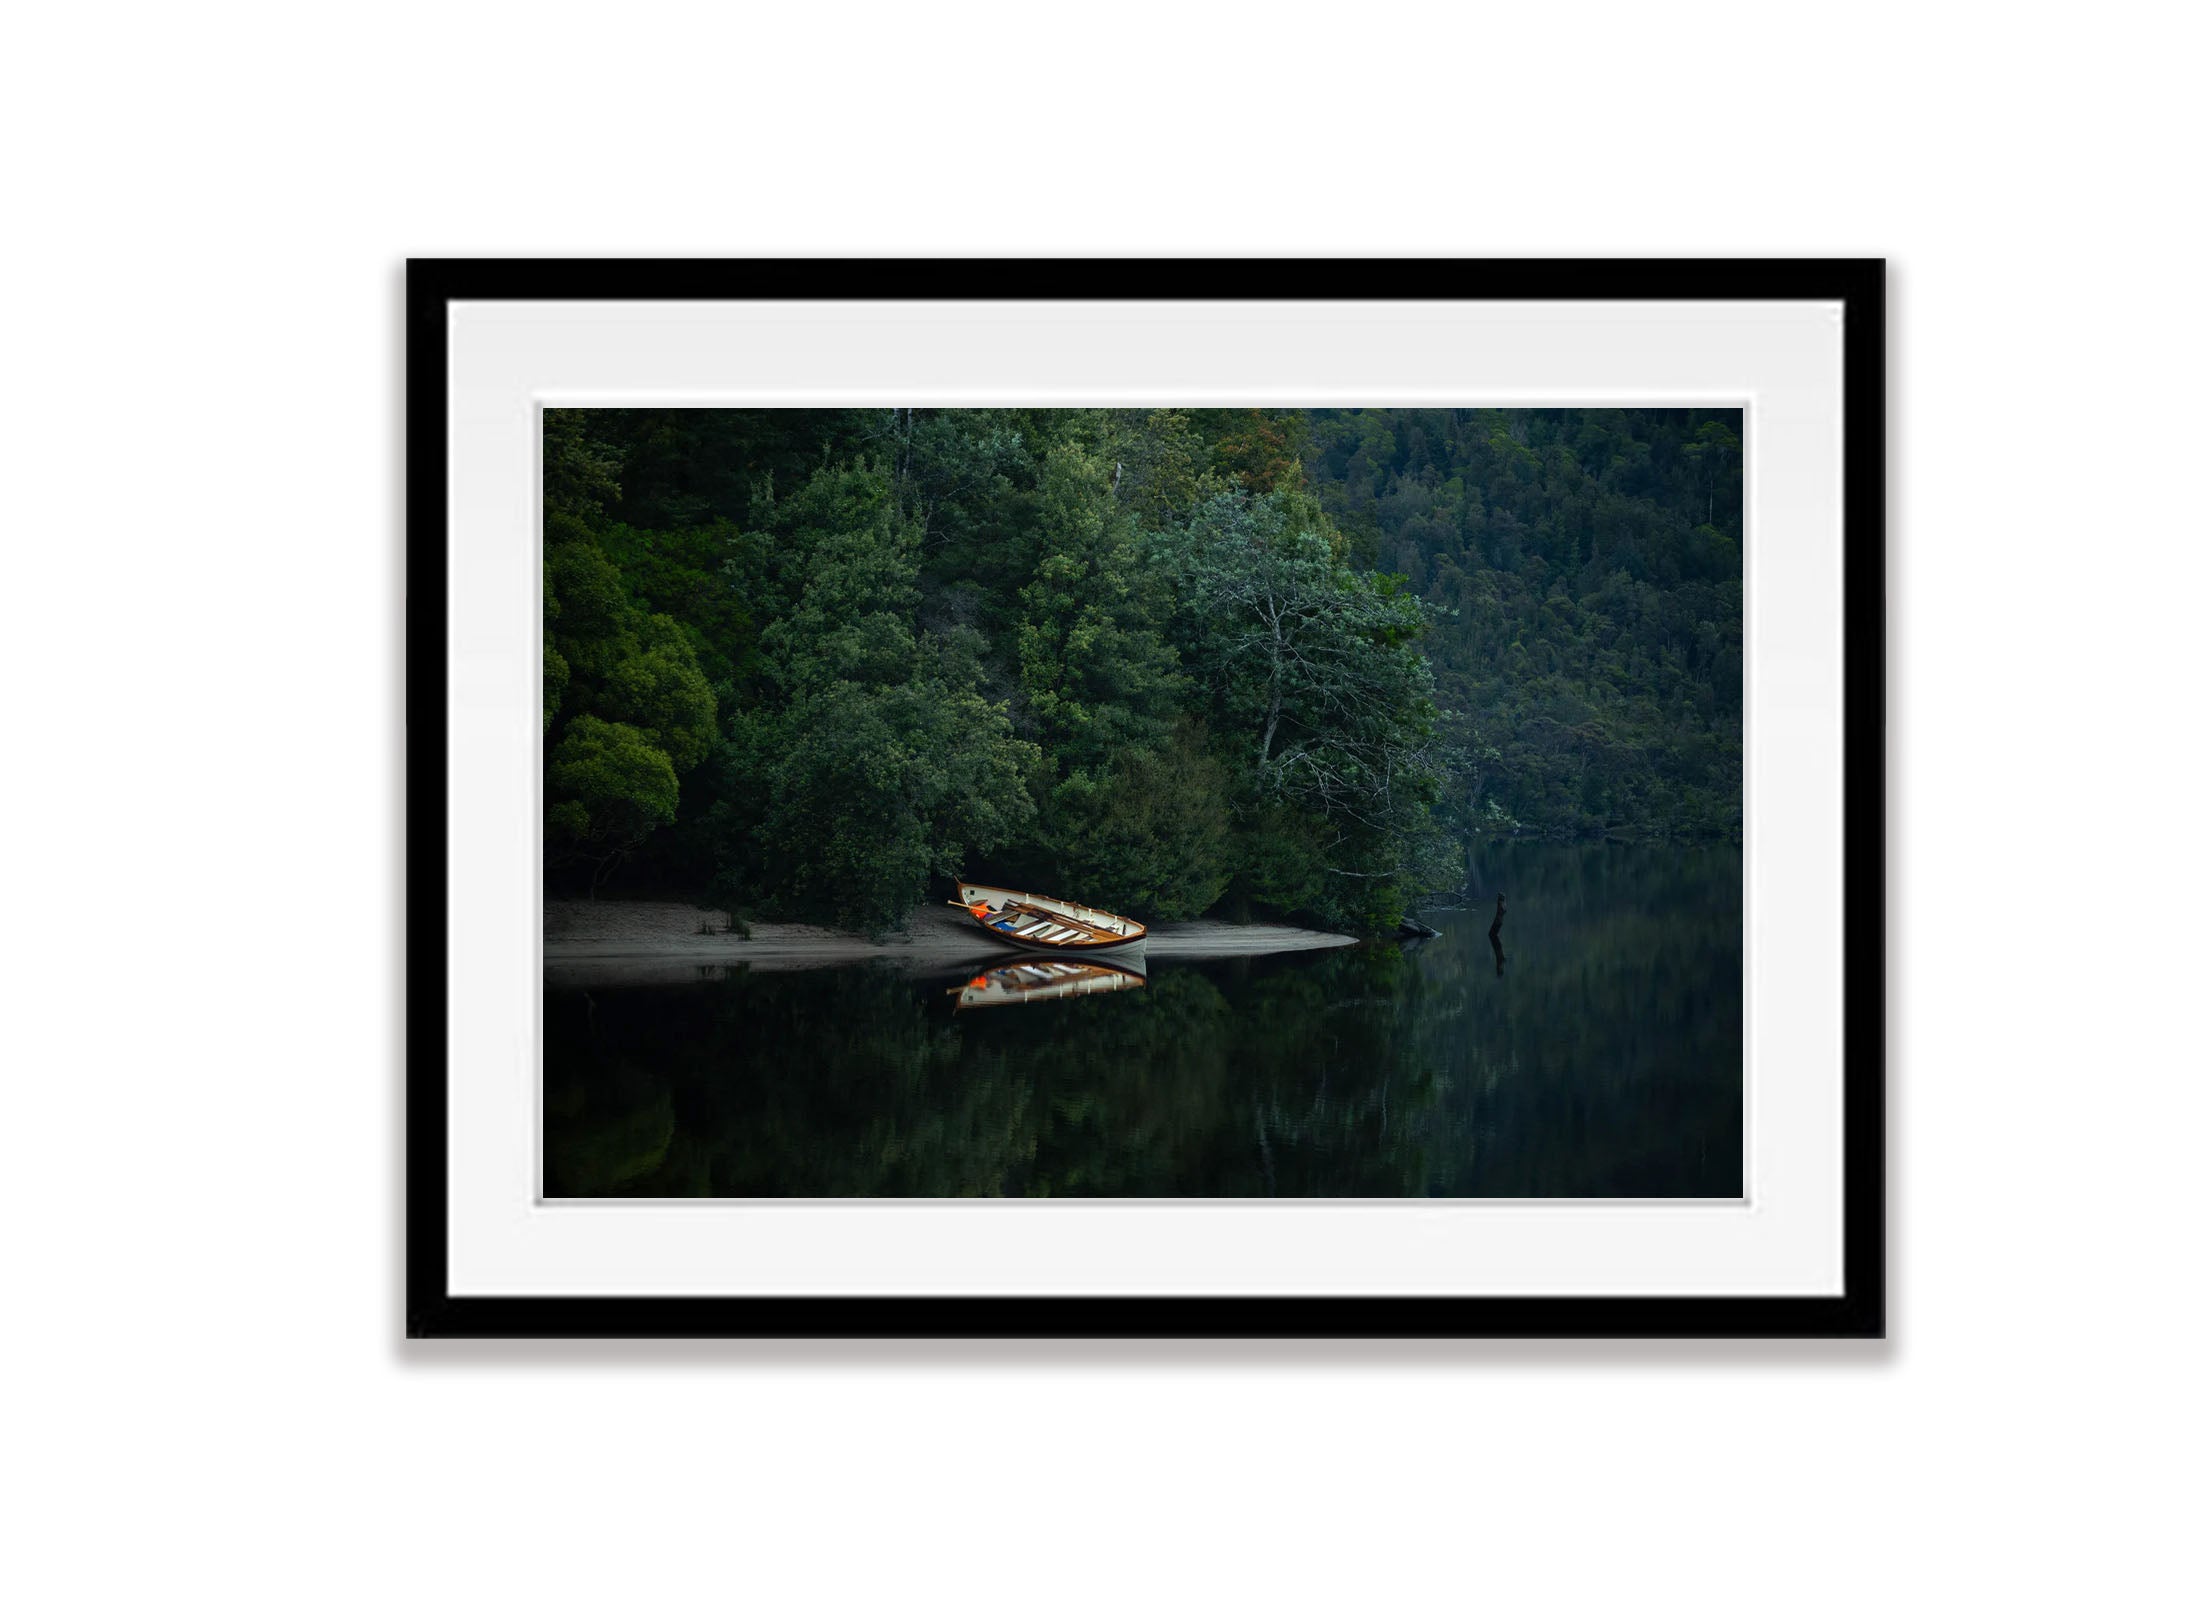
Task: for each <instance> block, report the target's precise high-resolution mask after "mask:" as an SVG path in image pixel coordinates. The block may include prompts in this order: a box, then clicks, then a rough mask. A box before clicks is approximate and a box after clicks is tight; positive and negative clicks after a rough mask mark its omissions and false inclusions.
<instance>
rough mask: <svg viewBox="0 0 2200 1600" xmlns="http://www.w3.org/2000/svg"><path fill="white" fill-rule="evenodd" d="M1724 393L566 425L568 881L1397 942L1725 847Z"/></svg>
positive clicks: (586, 417) (556, 665)
mask: <svg viewBox="0 0 2200 1600" xmlns="http://www.w3.org/2000/svg"><path fill="white" fill-rule="evenodd" d="M1739 420H1740V419H1739V414H1738V413H1731V412H1729V413H1717V414H1713V413H1701V414H1696V413H1680V412H1612V411H1595V412H1516V413H1500V412H1379V411H1366V412H1342V411H1339V412H1289V411H1284V412H1273V411H1272V412H1261V411H1200V412H1191V411H1167V410H1153V411H1149V410H955V411H921V410H920V411H910V410H878V411H791V410H788V411H710V410H677V411H608V410H595V411H552V412H549V413H548V414H547V415H546V418H545V425H544V432H545V439H544V444H545V478H544V511H545V517H544V523H545V551H544V617H545V634H544V641H545V651H544V663H543V673H544V722H545V727H544V733H545V780H546V784H545V787H546V806H547V813H546V828H547V833H546V838H547V851H548V856H547V862H546V866H547V870H548V873H549V876H550V881H551V886H552V888H553V890H556V891H561V892H593V891H594V890H596V889H598V888H600V887H602V886H603V885H605V884H607V883H614V884H615V885H616V887H617V888H618V889H619V890H620V891H622V892H625V891H629V890H632V891H647V892H657V893H670V894H677V895H680V896H683V897H691V898H696V899H702V900H707V901H709V902H711V903H714V904H719V905H723V906H728V907H731V908H734V909H736V910H737V911H740V912H743V913H753V914H768V915H786V916H802V917H809V918H815V919H819V920H825V921H829V922H833V923H837V924H841V925H845V926H852V927H860V928H870V929H878V928H883V927H886V926H890V925H891V924H893V923H894V922H896V921H897V920H898V919H899V918H901V917H902V916H904V915H906V913H907V912H908V910H909V909H910V908H911V907H912V906H914V905H916V904H918V903H919V902H921V901H922V900H923V899H925V898H926V897H927V895H928V894H930V893H931V892H932V891H933V889H934V887H935V883H936V880H937V879H938V878H940V877H943V876H950V875H955V874H962V875H965V876H984V877H998V878H1002V879H1005V880H1008V881H1021V882H1030V883H1032V884H1034V885H1038V886H1046V887H1050V888H1053V889H1055V890H1057V891H1058V892H1061V893H1065V894H1070V895H1074V896H1076V897H1078V898H1082V899H1086V900H1089V901H1092V902H1094V903H1097V904H1103V905H1109V906H1113V907H1116V908H1118V909H1121V910H1124V911H1129V912H1131V913H1133V914H1137V915H1142V916H1146V917H1186V916H1196V915H1199V914H1201V913H1204V912H1207V911H1209V910H1217V911H1219V912H1221V913H1224V914H1232V915H1252V914H1256V913H1257V914H1261V915H1269V916H1284V917H1291V918H1296V919H1300V920H1306V921H1311V922H1317V923H1322V924H1328V925H1335V926H1364V925H1373V924H1378V923H1382V922H1384V921H1387V920H1393V919H1395V917H1396V916H1397V915H1398V914H1399V912H1400V911H1401V910H1402V909H1403V908H1405V907H1406V906H1407V905H1409V904H1411V903H1412V902H1413V901H1414V900H1415V899H1416V898H1417V897H1418V896H1420V895H1422V894H1424V893H1426V892H1429V891H1441V890H1445V889H1449V888H1451V887H1452V886H1453V885H1455V884H1456V882H1457V880H1458V874H1459V867H1458V861H1459V854H1458V841H1459V839H1460V838H1461V836H1462V835H1463V834H1465V833H1467V832H1470V831H1475V830H1499V831H1510V830H1514V829H1519V828H1540V829H1545V830H1551V831H1564V832H1574V831H1582V830H1601V829H1606V828H1613V827H1631V828H1638V829H1645V830H1650V831H1660V832H1663V831H1680V830H1691V831H1724V830H1729V829H1732V828H1734V827H1735V826H1737V825H1738V817H1739V799H1740V796H1739V770H1740V768H1739V753H1740V734H1739V726H1740V723H1739V713H1740V581H1739V580H1740V515H1741V509H1740V451H1739V438H1738V434H1737V431H1736V430H1737V429H1738V427H1739Z"/></svg>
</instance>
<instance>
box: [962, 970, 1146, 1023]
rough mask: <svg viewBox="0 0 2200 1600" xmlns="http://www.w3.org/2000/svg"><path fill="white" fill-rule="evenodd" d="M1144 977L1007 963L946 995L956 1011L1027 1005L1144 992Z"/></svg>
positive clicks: (1142, 975) (1123, 971) (1127, 973)
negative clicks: (1047, 1001) (1126, 992)
mask: <svg viewBox="0 0 2200 1600" xmlns="http://www.w3.org/2000/svg"><path fill="white" fill-rule="evenodd" d="M1145 987H1146V978H1145V975H1144V974H1143V973H1140V972H1134V971H1130V970H1128V969H1126V968H1124V967H1113V966H1103V965H1101V964H1100V963H1099V962H1097V961H1006V962H1003V963H1001V964H1000V965H998V966H992V967H987V968H986V969H985V970H984V971H983V972H981V973H979V974H977V975H976V976H975V977H973V978H972V979H970V981H969V982H967V983H961V984H957V985H956V986H955V987H954V988H952V989H950V990H948V991H947V992H948V993H949V994H951V995H953V996H954V997H955V1009H956V1010H957V1011H974V1010H977V1009H978V1008H980V1007H983V1006H1015V1005H1027V1004H1029V1003H1030V1002H1031V1001H1034V1000H1074V999H1077V998H1079V997H1080V996H1083V995H1092V994H1114V993H1117V992H1119V991H1121V990H1124V989H1143V988H1145Z"/></svg>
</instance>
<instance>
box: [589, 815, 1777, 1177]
mask: <svg viewBox="0 0 2200 1600" xmlns="http://www.w3.org/2000/svg"><path fill="white" fill-rule="evenodd" d="M1479 870H1481V871H1482V872H1484V873H1486V874H1488V875H1489V876H1490V877H1491V879H1492V881H1493V882H1496V881H1497V880H1499V879H1502V882H1501V883H1499V885H1498V886H1500V887H1503V888H1504V889H1505V890H1506V891H1507V894H1508V897H1509V906H1510V911H1509V915H1508V918H1507V920H1506V923H1505V946H1506V956H1507V961H1506V967H1507V971H1506V973H1505V975H1504V976H1503V978H1502V980H1500V979H1499V978H1498V976H1497V975H1496V974H1495V973H1493V972H1492V970H1491V962H1490V957H1489V950H1488V945H1487V941H1486V939H1485V938H1484V936H1483V930H1484V926H1485V924H1486V922H1487V920H1488V919H1487V915H1486V914H1485V913H1481V912H1474V911H1469V912H1461V913H1457V914H1456V918H1455V920H1454V922H1453V923H1451V924H1450V925H1449V929H1450V931H1451V932H1452V935H1453V936H1452V937H1447V938H1443V939H1438V940H1433V941H1427V942H1425V943H1422V944H1420V945H1418V946H1416V947H1414V948H1412V949H1401V948H1399V947H1397V946H1394V945H1386V946H1375V947H1370V948H1363V949H1355V950H1348V951H1340V952H1335V953H1324V954H1319V955H1312V956H1302V957H1276V958H1264V959H1261V960H1255V961H1241V962H1233V963H1221V964H1214V965H1206V966H1200V967H1196V968H1173V969H1167V968H1165V969H1161V970H1157V971H1155V972H1153V973H1151V974H1150V975H1149V982H1148V985H1147V987H1146V988H1144V989H1142V990H1137V991H1132V992H1126V993H1121V994H1111V995H1102V996H1096V997H1092V998H1090V999H1084V1000H1077V1001H1073V1002H1068V1003H1064V1004H1060V1005H1047V1006H1028V1007H1004V1008H1000V1009H999V1010H997V1011H992V1012H989V1013H986V1014H983V1015H975V1016H973V1015H964V1016H961V1017H958V1016H956V1015H955V1014H954V1011H953V1008H952V1006H951V1005H950V1004H948V1003H946V1002H944V1001H943V999H942V997H941V994H940V992H939V991H940V988H941V986H940V985H939V984H938V983H930V984H918V983H911V982H908V981H905V980H903V979H901V978H898V977H895V976H892V975H890V974H882V973H880V972H877V971H873V970H866V969H860V968H858V969H848V968H841V969H836V970H832V971H827V972H813V973H773V974H768V975H756V974H750V973H746V972H738V971H737V972H736V973H735V974H734V975H732V976H730V977H728V978H727V979H725V980H723V981H721V982H718V983H712V984H698V985H692V986H687V987H683V988H676V989H663V988H658V989H635V990H617V989H611V990H600V991H597V992H596V993H595V994H594V995H593V996H592V997H589V996H583V995H579V994H574V993H570V992H562V991H561V992H553V993H552V994H551V995H550V996H549V1000H548V1006H549V1016H548V1018H547V1021H548V1024H549V1027H548V1034H549V1038H550V1044H551V1048H550V1051H549V1061H548V1065H547V1082H546V1112H547V1117H546V1158H547V1159H546V1165H547V1169H548V1176H549V1183H550V1192H551V1193H553V1194H600V1195H721V1196H739V1195H810V1196H855V1195H878V1196H924V1195H1012V1196H1019V1195H1020V1196H1096V1197H1110V1196H1152V1197H1174V1196H1201V1197H1261V1196H1270V1195H1274V1196H1323V1195H1329V1196H1395V1195H1425V1194H1434V1195H1485V1196H1494V1195H1524V1196H1527V1195H1538V1196H1539V1195H1574V1196H1592V1195H1625V1194H1661V1195H1662V1194H1732V1193H1735V1192H1737V1191H1738V1188H1739V1183H1740V1142H1741V1092H1740V1083H1741V1074H1740V1009H1741V991H1740V938H1739V925H1740V924H1739V919H1740V873H1739V861H1738V856H1737V855H1736V854H1735V853H1734V852H1731V851H1725V852H1716V851H1705V852H1696V851H1677V850H1662V849H1636V850H1633V851H1631V852H1630V851H1627V850H1625V849H1622V848H1619V847H1613V848H1609V849H1567V850H1562V851H1561V850H1549V849H1545V850H1542V851H1525V850H1524V851H1501V852H1485V853H1484V857H1483V860H1482V863H1481V865H1480V868H1479Z"/></svg>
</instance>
